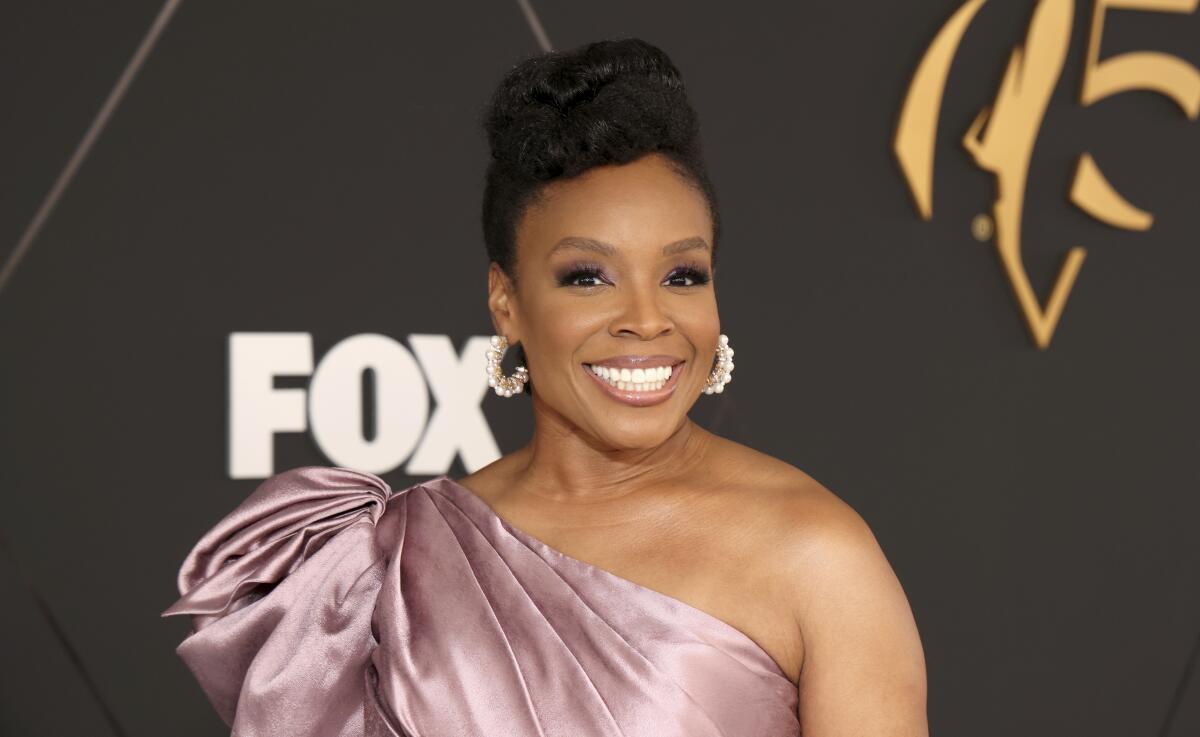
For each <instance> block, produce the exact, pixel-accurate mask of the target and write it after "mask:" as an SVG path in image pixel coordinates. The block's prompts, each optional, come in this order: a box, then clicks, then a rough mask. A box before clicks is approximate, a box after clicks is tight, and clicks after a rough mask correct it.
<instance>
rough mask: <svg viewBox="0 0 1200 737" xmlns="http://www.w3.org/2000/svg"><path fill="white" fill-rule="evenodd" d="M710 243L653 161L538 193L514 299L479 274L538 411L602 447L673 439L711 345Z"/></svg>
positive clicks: (693, 201) (684, 190)
mask: <svg viewBox="0 0 1200 737" xmlns="http://www.w3.org/2000/svg"><path fill="white" fill-rule="evenodd" d="M712 238H713V234H712V219H711V217H710V215H709V210H708V204H707V201H706V200H705V198H704V196H703V194H702V193H701V192H700V191H698V190H697V189H695V188H694V187H693V186H691V185H690V184H688V183H687V182H686V181H685V180H684V179H682V178H681V177H680V175H679V174H677V173H676V172H675V171H674V170H673V169H672V168H671V166H670V164H669V163H668V160H667V159H665V158H664V157H662V156H661V155H658V154H651V155H648V156H645V157H642V158H641V159H638V160H637V161H634V162H631V163H629V164H623V165H617V166H604V167H597V168H594V169H590V170H588V171H587V172H585V173H584V174H582V175H580V176H578V177H575V178H573V179H570V180H563V181H557V182H552V183H551V184H549V185H547V186H546V187H545V188H544V189H543V190H542V196H541V197H540V198H539V199H538V200H537V201H536V202H535V203H534V204H533V205H531V206H530V207H529V208H528V209H527V211H526V213H525V215H524V216H523V217H522V219H521V221H520V222H519V223H518V225H517V229H516V244H517V246H516V248H517V258H516V273H517V288H516V291H515V292H514V291H513V288H512V285H511V283H509V282H508V280H507V279H505V278H504V276H503V272H501V271H500V269H499V267H498V266H497V265H496V264H492V268H491V272H490V274H489V289H490V295H489V306H490V308H491V310H492V314H493V318H494V319H495V321H496V326H497V329H498V330H500V331H502V332H503V333H504V334H506V335H507V336H508V337H509V339H510V341H511V342H512V343H516V342H520V343H521V344H523V345H524V348H525V354H526V358H527V360H528V368H529V375H530V380H531V381H532V383H533V385H534V388H535V394H534V402H535V403H536V404H537V405H538V406H537V409H538V410H539V411H547V410H548V411H550V412H553V413H557V415H558V416H560V417H561V418H564V419H565V420H566V422H567V423H568V424H569V425H572V426H574V427H576V428H578V429H579V430H580V431H582V432H583V433H585V434H586V435H589V436H591V438H592V439H594V440H596V441H599V443H600V445H602V446H604V447H610V448H622V449H635V448H651V447H654V446H656V445H659V444H661V443H662V442H663V441H664V440H666V439H667V438H668V437H669V436H670V435H671V434H672V433H673V432H675V431H676V430H677V429H678V428H679V427H680V425H681V424H682V423H683V422H684V421H685V419H686V416H687V412H688V410H689V409H690V408H691V406H692V403H693V402H695V401H696V399H697V397H698V396H699V395H700V392H701V391H702V390H703V388H704V381H705V379H706V378H707V376H708V374H709V372H710V371H711V370H712V365H713V360H714V357H715V353H716V347H717V338H718V336H719V335H720V332H721V330H720V319H719V317H718V314H717V301H716V294H715V292H714V284H713V281H712V275H713V270H712V250H711V246H712ZM668 371H669V372H670V376H669V378H666V374H667V372H668ZM597 372H599V373H600V374H603V375H606V377H607V378H605V376H598V375H597ZM626 372H628V373H626Z"/></svg>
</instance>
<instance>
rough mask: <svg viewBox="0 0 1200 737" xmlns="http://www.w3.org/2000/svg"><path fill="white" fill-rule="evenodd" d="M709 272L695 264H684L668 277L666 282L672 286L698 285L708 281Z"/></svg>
mask: <svg viewBox="0 0 1200 737" xmlns="http://www.w3.org/2000/svg"><path fill="white" fill-rule="evenodd" d="M708 279H709V276H708V272H707V271H705V270H704V269H701V268H697V267H694V266H684V267H681V268H678V269H675V270H674V271H672V272H671V274H670V276H668V277H667V280H666V284H667V286H670V287H698V286H700V285H702V284H707V283H708Z"/></svg>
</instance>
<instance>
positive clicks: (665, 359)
mask: <svg viewBox="0 0 1200 737" xmlns="http://www.w3.org/2000/svg"><path fill="white" fill-rule="evenodd" d="M683 364H684V360H683V359H682V358H679V357H677V356H667V355H662V354H657V355H649V356H647V355H623V356H612V357H609V358H605V359H602V360H599V361H596V362H593V363H583V364H581V365H582V366H583V369H584V371H585V372H586V373H587V374H588V375H589V376H591V377H592V379H593V380H594V381H595V382H596V385H597V386H598V387H599V388H600V390H601V391H603V392H604V393H605V394H606V395H607V396H609V397H610V398H612V399H614V400H616V401H618V402H622V403H624V404H628V405H631V406H634V407H649V406H652V405H655V404H659V403H660V402H664V401H666V400H667V398H668V397H670V396H671V395H672V394H673V393H674V392H675V387H676V385H677V384H678V383H679V375H680V374H681V373H682V368H683Z"/></svg>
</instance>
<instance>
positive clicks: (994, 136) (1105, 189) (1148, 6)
mask: <svg viewBox="0 0 1200 737" xmlns="http://www.w3.org/2000/svg"><path fill="white" fill-rule="evenodd" d="M985 2H987V0H969V1H968V2H967V3H966V4H964V5H963V6H962V7H960V8H959V9H958V10H957V11H956V12H955V13H954V15H953V16H952V17H951V18H950V20H949V21H947V22H946V25H945V26H943V27H942V29H941V30H940V31H939V32H938V34H937V36H936V37H935V38H934V40H933V43H932V44H930V46H929V49H928V50H927V51H926V52H925V55H924V57H923V58H922V60H921V63H920V65H919V66H918V67H917V72H916V75H915V76H914V78H913V81H912V84H911V85H910V86H909V89H908V94H907V95H906V97H905V100H904V107H903V109H902V110H901V113H900V123H899V126H898V127H897V129H896V138H895V143H894V148H895V152H896V156H897V158H898V159H899V161H900V167H901V169H902V170H903V172H904V177H905V179H906V180H907V182H908V186H909V188H910V189H911V190H912V194H913V198H914V199H915V200H916V206H917V210H918V212H920V214H921V216H922V217H923V218H924V219H925V220H929V219H931V218H932V217H933V151H934V144H935V141H936V140H937V121H938V113H939V111H940V110H941V104H942V93H943V91H944V88H945V84H946V77H947V75H948V73H949V71H950V63H951V62H952V61H953V60H954V55H955V53H956V51H957V50H958V46H959V42H960V41H961V40H962V37H963V34H964V33H965V32H966V30H967V27H968V26H969V25H970V23H971V20H972V19H973V18H974V17H975V15H976V13H978V12H979V9H980V8H981V7H982V6H983V4H984V3H985ZM1198 4H1200V0H1095V7H1094V11H1093V14H1092V28H1091V34H1090V36H1089V38H1088V48H1087V61H1086V66H1085V67H1084V72H1083V89H1082V93H1081V95H1080V102H1082V104H1083V105H1084V106H1085V107H1086V106H1088V105H1091V104H1092V103H1094V102H1098V101H1099V100H1103V99H1104V98H1106V97H1109V96H1110V95H1115V94H1117V93H1118V92H1125V91H1127V90H1151V91H1154V92H1158V93H1160V94H1162V95H1165V96H1167V97H1169V98H1170V99H1172V100H1174V101H1175V103H1176V104H1178V105H1179V107H1180V108H1181V109H1182V110H1183V112H1184V113H1185V114H1186V115H1187V117H1188V118H1189V119H1192V120H1195V119H1196V117H1197V114H1200V71H1197V70H1196V68H1195V67H1194V66H1192V65H1191V64H1189V63H1187V62H1186V61H1183V60H1182V59H1180V58H1178V57H1175V56H1171V55H1169V54H1163V53H1159V52H1153V51H1139V52H1132V53H1126V54H1120V55H1118V56H1114V57H1112V58H1109V59H1104V60H1103V61H1101V60H1100V38H1101V36H1102V35H1103V33H1104V13H1105V11H1106V10H1108V9H1128V10H1143V11H1158V12H1167V13H1192V12H1194V11H1195V10H1196V7H1197V5H1198ZM1074 13H1075V3H1074V0H1039V2H1038V4H1037V6H1036V8H1035V9H1034V12H1033V18H1032V20H1031V21H1030V24H1029V31H1028V34H1027V36H1026V38H1025V46H1024V48H1022V47H1020V46H1018V47H1017V48H1015V49H1014V50H1013V52H1012V56H1011V57H1009V60H1008V67H1007V69H1006V70H1005V73H1004V78H1003V81H1002V82H1001V83H1000V90H999V92H998V93H997V95H996V99H995V101H994V102H993V103H992V104H991V105H989V106H987V107H985V108H983V110H981V111H980V112H979V115H978V116H977V117H976V118H975V120H974V122H973V123H971V125H970V127H969V128H968V129H967V132H966V135H965V136H964V137H963V146H964V147H965V148H966V149H967V151H968V152H970V154H971V156H972V157H973V158H974V160H975V163H976V164H978V165H979V167H980V168H981V169H984V170H986V171H989V172H991V173H992V174H994V175H995V177H996V201H995V203H994V205H993V221H994V223H995V244H996V249H997V251H998V252H999V256H1000V260H1001V262H1002V263H1003V264H1004V270H1005V272H1006V274H1007V276H1008V280H1009V282H1010V283H1011V284H1012V288H1013V291H1014V293H1015V294H1016V298H1017V303H1018V304H1019V305H1020V308H1021V312H1022V313H1023V314H1024V316H1025V321H1026V323H1027V324H1028V326H1029V331H1030V333H1031V335H1032V336H1033V339H1034V341H1035V342H1036V344H1037V346H1038V347H1039V348H1041V349H1045V348H1046V347H1048V346H1049V345H1050V339H1051V337H1053V335H1054V328H1055V326H1056V325H1057V324H1058V319H1059V317H1060V316H1061V315H1062V311H1063V306H1064V305H1065V304H1066V301H1067V295H1068V294H1070V292H1071V287H1072V285H1074V283H1075V277H1076V276H1077V275H1078V273H1079V268H1080V266H1082V265H1083V257H1084V255H1085V254H1086V251H1085V250H1084V249H1083V248H1082V247H1080V246H1074V247H1072V248H1071V250H1070V251H1068V252H1067V257H1066V259H1065V261H1064V262H1063V265H1062V268H1061V269H1060V270H1059V273H1058V276H1057V278H1056V279H1055V283H1054V288H1053V290H1052V291H1051V292H1050V298H1049V299H1048V300H1047V302H1046V305H1045V307H1044V308H1043V307H1042V305H1041V304H1040V303H1039V301H1038V298H1037V296H1036V295H1035V294H1034V291H1033V287H1032V286H1030V284H1029V275H1028V274H1027V273H1026V272H1025V266H1024V264H1023V263H1022V260H1021V212H1022V208H1023V203H1024V199H1025V184H1026V177H1027V176H1028V173H1029V159H1030V156H1031V155H1032V152H1033V145H1034V142H1035V140H1036V139H1037V135H1038V130H1039V129H1040V128H1041V125H1042V118H1043V116H1044V115H1045V112H1046V105H1047V103H1048V102H1049V100H1050V95H1051V93H1052V92H1053V91H1054V87H1055V85H1056V84H1057V83H1058V78H1059V76H1060V74H1061V73H1062V68H1063V60H1064V58H1065V57H1066V53H1067V46H1068V45H1069V43H1070V37H1071V23H1072V20H1073V16H1074ZM1070 197H1071V201H1072V202H1073V203H1075V205H1077V206H1078V207H1079V208H1080V209H1082V210H1083V211H1084V212H1086V213H1087V214H1089V215H1091V216H1092V217H1094V218H1096V219H1097V220H1100V221H1101V222H1104V223H1107V224H1109V225H1113V226H1116V227H1119V228H1126V229H1128V230H1146V229H1147V228H1149V227H1150V225H1151V224H1152V223H1153V222H1154V216H1153V215H1151V214H1150V213H1149V212H1146V211H1145V210H1141V209H1139V208H1137V207H1135V206H1133V205H1132V204H1130V203H1129V202H1128V201H1127V200H1126V199H1125V198H1124V197H1122V196H1121V195H1120V194H1119V193H1118V192H1117V191H1116V190H1115V189H1114V188H1113V187H1112V185H1110V184H1109V183H1108V180H1107V179H1105V178H1104V175H1103V174H1102V173H1101V172H1100V167H1099V166H1098V165H1097V164H1096V162H1095V160H1093V159H1092V157H1091V156H1090V155H1088V154H1087V153H1086V152H1084V153H1082V154H1081V155H1080V156H1079V163H1078V166H1077V167H1076V170H1075V178H1074V181H1073V183H1072V185H1071V193H1070Z"/></svg>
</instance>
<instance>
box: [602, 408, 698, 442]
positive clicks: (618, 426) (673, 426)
mask: <svg viewBox="0 0 1200 737" xmlns="http://www.w3.org/2000/svg"><path fill="white" fill-rule="evenodd" d="M622 414H625V411H620V410H618V411H611V410H610V411H609V412H606V413H603V414H600V415H599V416H598V417H597V418H596V419H595V420H594V421H593V422H592V423H591V424H592V427H593V428H594V430H593V432H594V434H595V436H596V437H597V439H599V440H600V441H601V442H602V443H603V444H604V445H606V446H608V447H611V448H614V449H620V450H649V449H651V448H657V447H658V446H660V445H662V444H663V443H665V442H666V441H667V440H668V439H669V438H670V437H671V436H672V435H674V434H675V431H676V430H678V429H679V422H680V419H681V418H679V417H676V416H675V415H674V414H673V413H666V412H663V413H660V414H661V416H660V417H657V418H654V419H650V418H644V419H636V418H625V419H623V418H621V417H620V415H622Z"/></svg>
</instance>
